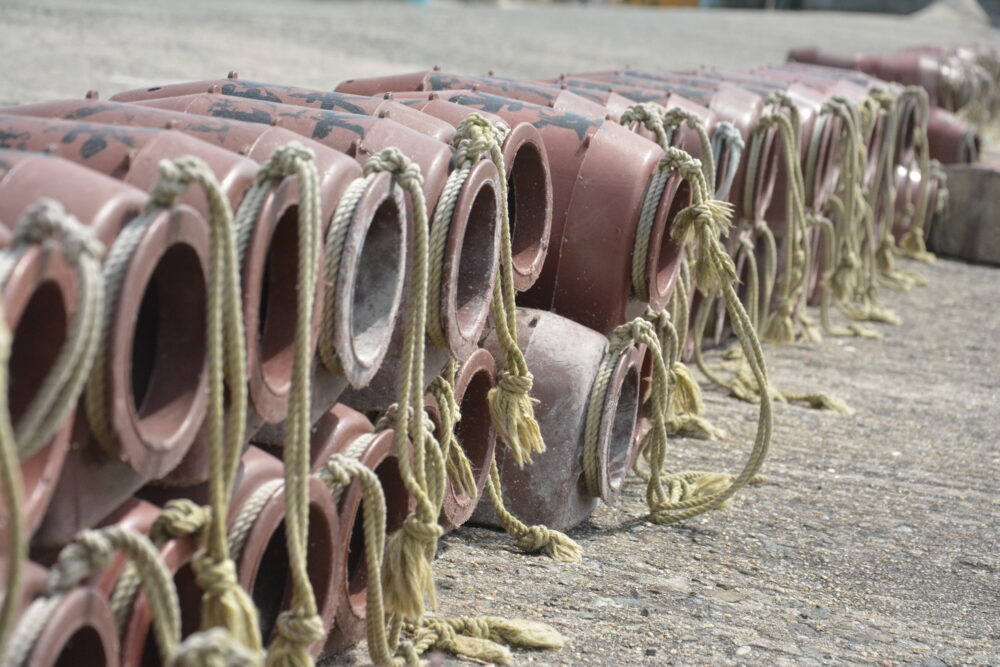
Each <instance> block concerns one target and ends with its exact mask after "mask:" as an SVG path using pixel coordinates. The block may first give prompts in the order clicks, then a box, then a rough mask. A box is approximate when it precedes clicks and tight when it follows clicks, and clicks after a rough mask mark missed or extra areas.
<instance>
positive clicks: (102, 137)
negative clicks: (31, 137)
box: [62, 123, 135, 160]
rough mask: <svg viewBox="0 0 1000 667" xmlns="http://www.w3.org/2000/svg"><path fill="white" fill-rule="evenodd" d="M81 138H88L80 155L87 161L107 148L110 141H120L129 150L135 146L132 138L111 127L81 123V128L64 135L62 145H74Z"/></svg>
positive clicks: (81, 148)
mask: <svg viewBox="0 0 1000 667" xmlns="http://www.w3.org/2000/svg"><path fill="white" fill-rule="evenodd" d="M80 137H87V139H86V140H85V141H84V142H83V145H82V146H81V147H80V155H81V156H82V157H83V159H85V160H89V159H90V158H92V157H94V156H95V155H97V154H98V153H100V152H101V151H103V150H104V149H105V148H107V147H108V143H109V142H110V141H118V142H120V143H122V144H125V145H126V146H128V147H129V148H132V147H133V146H135V142H134V141H132V137H130V136H129V135H128V134H126V133H124V132H122V131H120V130H119V129H117V128H115V127H112V126H111V125H91V124H90V123H81V124H80V126H79V127H77V128H75V129H72V130H70V131H69V132H67V133H66V134H65V135H63V138H62V143H64V144H72V143H74V142H76V141H77V140H78V139H80Z"/></svg>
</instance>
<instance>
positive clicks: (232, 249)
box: [150, 157, 261, 653]
mask: <svg viewBox="0 0 1000 667" xmlns="http://www.w3.org/2000/svg"><path fill="white" fill-rule="evenodd" d="M192 183H197V184H198V185H200V186H201V187H202V189H203V190H204V191H205V197H206V199H207V201H208V210H209V220H208V222H209V228H210V232H211V236H210V238H211V249H210V261H209V276H208V313H207V319H208V334H207V346H208V377H209V381H208V387H209V400H208V414H207V416H206V419H207V423H208V437H209V443H210V448H211V457H210V462H209V472H210V476H209V507H210V514H211V521H210V522H209V525H208V530H207V535H206V550H205V551H204V552H201V553H199V554H197V555H196V556H195V558H194V560H193V562H192V565H193V568H194V571H195V575H196V579H197V582H198V585H199V586H200V587H201V588H202V589H204V591H205V592H204V595H203V596H202V628H203V629H206V630H207V629H209V628H213V627H217V626H219V627H223V628H226V629H227V630H228V631H229V633H230V634H231V635H232V637H233V639H234V640H235V641H238V642H240V643H242V644H243V645H244V646H245V647H246V648H247V649H249V650H250V651H251V652H252V653H257V652H260V651H261V639H260V630H259V627H258V623H257V610H256V608H255V607H254V605H253V601H252V600H251V599H250V596H249V595H248V594H247V592H246V591H244V590H243V589H242V588H241V587H240V585H239V583H238V582H237V581H236V568H235V566H234V565H233V562H232V560H231V559H230V558H229V548H228V544H227V542H226V513H227V510H228V504H229V499H230V496H231V495H232V488H233V482H234V478H235V475H236V470H237V467H238V464H239V457H240V454H241V452H242V449H243V440H244V437H243V435H244V428H245V424H246V411H247V386H246V384H247V383H246V351H245V350H244V348H243V344H244V341H245V340H246V338H245V336H244V330H243V317H242V314H241V312H240V311H241V310H242V307H241V306H242V301H241V298H240V280H239V272H238V268H237V257H236V240H235V233H234V226H233V221H232V210H231V209H230V207H229V201H228V200H227V199H226V197H225V195H224V194H223V192H222V190H221V188H220V186H219V183H218V181H217V180H216V178H215V175H214V174H213V173H212V171H211V170H210V169H209V167H208V165H206V164H205V163H204V162H202V161H201V160H199V159H197V158H193V157H183V158H180V159H178V160H175V161H168V160H164V161H162V162H161V163H160V179H159V181H158V182H157V183H156V185H155V186H154V187H153V191H152V193H151V195H150V210H152V209H154V207H168V206H172V205H173V204H174V203H175V202H176V201H177V199H178V198H180V196H181V195H183V194H184V192H186V191H187V189H188V188H189V186H190V185H191V184H192ZM227 343H228V344H227ZM224 390H228V393H229V406H228V408H229V409H228V411H227V410H226V406H225V405H224V403H225V395H224Z"/></svg>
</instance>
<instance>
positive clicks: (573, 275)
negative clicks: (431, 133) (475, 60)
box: [342, 77, 688, 331]
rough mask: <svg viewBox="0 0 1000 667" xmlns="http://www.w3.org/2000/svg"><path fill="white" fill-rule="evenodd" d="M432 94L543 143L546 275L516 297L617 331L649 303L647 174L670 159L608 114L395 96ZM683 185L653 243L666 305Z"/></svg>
mask: <svg viewBox="0 0 1000 667" xmlns="http://www.w3.org/2000/svg"><path fill="white" fill-rule="evenodd" d="M391 79H392V77H388V79H385V80H383V79H372V80H369V81H371V82H372V83H371V85H372V86H373V87H379V86H380V85H385V86H391V85H392V81H391ZM342 85H343V84H342ZM532 85H534V86H535V87H536V88H539V89H542V90H548V87H547V86H545V85H543V84H532ZM549 92H551V91H549ZM432 95H437V98H438V99H441V98H443V99H447V100H448V101H451V102H455V103H458V104H462V105H465V106H469V107H472V108H474V109H476V110H480V109H482V110H485V111H489V112H491V113H495V114H497V115H499V116H500V117H502V118H503V119H504V120H505V121H507V122H508V123H510V124H511V125H514V124H516V123H523V122H526V123H531V124H532V125H534V126H535V127H536V128H537V129H538V130H539V133H540V134H541V136H542V140H543V141H544V142H545V148H546V151H547V153H548V158H549V169H550V172H551V175H552V203H553V211H555V212H556V213H555V215H554V217H553V219H552V236H551V241H550V244H549V252H548V255H547V256H546V259H545V265H544V266H543V268H542V273H541V275H540V277H539V279H538V281H537V282H536V283H535V285H534V286H533V287H532V288H531V289H530V290H528V291H527V292H524V293H523V294H522V295H521V297H520V299H519V300H520V301H521V302H522V303H524V304H525V305H530V306H535V307H538V308H544V309H549V310H553V311H554V312H559V313H561V314H564V315H565V316H567V317H570V318H571V319H574V320H576V321H580V322H582V323H585V324H588V325H590V326H591V327H593V328H595V329H598V330H600V331H610V330H611V329H613V328H614V327H615V326H617V325H618V324H621V323H622V322H623V321H624V320H625V319H627V317H628V316H629V313H630V312H631V311H635V310H638V309H639V308H640V307H641V305H642V304H639V303H638V302H636V301H634V300H633V299H632V297H631V282H630V272H631V262H632V247H633V245H634V240H635V230H636V224H637V221H638V217H639V212H640V211H641V208H642V201H643V198H644V196H645V193H646V189H647V186H648V183H649V180H650V178H651V177H652V174H653V171H654V170H655V169H656V168H657V165H658V163H659V160H660V158H661V157H662V156H663V151H662V150H661V149H660V148H659V146H657V145H656V144H654V143H652V142H650V141H648V140H646V139H644V138H643V137H641V136H639V135H636V134H635V133H633V132H630V131H629V130H627V129H626V128H624V127H622V126H620V125H618V124H617V123H615V122H613V121H608V120H604V119H603V118H601V117H597V116H584V115H579V114H573V113H567V112H559V111H553V110H552V109H550V108H549V107H545V106H541V105H537V104H532V103H529V102H523V101H519V100H513V99H509V98H504V97H499V96H497V95H491V94H487V93H481V92H477V91H473V92H469V91H461V90H456V91H446V90H440V91H437V92H436V93H421V92H411V93H405V92H402V93H397V94H395V96H396V97H398V98H401V99H406V98H411V99H412V98H417V97H423V98H424V99H430V98H431V96H432ZM678 184H679V179H676V178H671V179H670V180H669V181H668V184H667V186H666V187H665V188H664V192H663V195H662V197H661V199H660V205H659V207H658V209H657V215H656V219H655V221H654V224H653V231H652V235H651V240H650V244H649V256H648V258H647V260H648V261H647V265H648V267H649V268H648V274H647V281H648V285H649V291H650V295H651V302H652V303H653V304H654V305H656V306H662V305H663V304H665V303H666V302H667V299H668V298H669V296H670V293H671V291H672V289H673V283H674V280H675V279H676V274H677V270H678V269H679V266H680V264H679V258H680V247H679V246H678V245H677V244H675V243H674V242H673V240H672V239H671V238H670V234H669V220H670V219H672V215H673V213H676V210H674V209H679V208H680V206H682V205H685V204H686V203H687V201H688V197H687V195H686V194H685V192H684V191H682V192H681V193H680V194H678V189H679V188H678ZM561 212H562V213H561ZM595 253H597V254H599V255H600V260H599V262H598V263H597V264H595V263H594V262H593V255H594V254H595Z"/></svg>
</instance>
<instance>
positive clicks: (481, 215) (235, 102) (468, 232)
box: [142, 94, 499, 385]
mask: <svg viewBox="0 0 1000 667" xmlns="http://www.w3.org/2000/svg"><path fill="white" fill-rule="evenodd" d="M142 104H146V105H151V106H156V107H160V108H169V109H174V110H178V111H185V112H187V113H194V114H198V115H206V116H215V117H222V118H231V119H236V120H250V121H253V122H259V123H268V124H274V125H278V126H280V127H285V128H288V129H290V130H293V131H295V132H298V133H300V134H304V135H306V136H310V137H312V138H313V139H315V140H317V141H320V142H321V143H324V144H326V145H328V146H332V147H334V148H337V149H338V150H342V151H344V152H347V153H348V154H350V155H353V156H355V158H356V159H357V160H358V161H359V162H361V163H364V162H365V161H366V160H367V159H368V157H369V156H371V155H373V154H376V153H378V152H379V151H381V150H382V149H383V148H387V147H390V146H396V147H399V148H400V149H401V150H402V151H403V152H404V153H405V154H407V155H408V156H410V157H411V158H412V159H413V160H414V161H415V162H416V163H417V164H418V165H419V166H420V168H421V173H422V174H423V176H424V194H425V196H426V198H427V206H428V210H429V211H433V210H434V209H435V208H436V206H437V203H438V198H439V197H440V195H441V191H442V189H443V188H444V185H445V181H446V180H447V177H448V172H449V170H450V168H451V164H450V162H451V150H450V149H449V148H448V147H446V146H444V145H443V144H441V142H439V141H437V140H435V139H432V138H430V137H426V136H424V135H421V134H420V133H418V132H414V131H413V130H410V129H408V128H405V127H403V126H401V125H399V124H397V123H395V122H393V121H390V120H386V119H383V118H370V117H368V116H358V115H354V114H343V113H338V112H333V111H323V110H319V109H307V108H303V107H296V106H292V105H287V104H275V103H272V102H261V101H253V100H246V99H242V98H236V97H227V96H223V95H211V94H204V95H189V96H185V97H176V98H167V99H162V100H151V101H148V102H143V103H142ZM496 178H497V177H496V168H495V167H493V165H492V163H490V162H485V161H484V162H480V163H479V164H477V165H476V167H475V168H474V169H473V172H472V173H471V174H470V176H469V178H468V179H467V180H466V182H465V185H463V186H462V190H461V193H460V195H459V198H458V204H457V205H456V207H455V212H454V214H453V217H452V222H451V228H450V230H451V231H450V233H449V237H448V258H449V259H448V261H446V262H445V266H444V267H443V269H442V270H443V271H444V276H445V277H444V279H443V280H442V293H441V299H442V302H443V304H444V306H443V308H442V316H443V321H444V327H445V333H446V336H447V341H448V346H449V348H450V349H451V351H452V353H453V354H455V356H457V357H458V358H460V359H461V358H465V357H467V356H468V355H469V354H470V353H471V352H472V350H473V349H475V345H476V341H477V339H478V337H479V334H480V333H481V332H482V329H483V327H484V326H485V324H486V315H487V313H488V311H489V299H490V297H491V293H492V289H493V279H494V277H495V271H492V270H490V267H495V266H496V264H497V261H498V257H499V228H498V227H497V226H496V218H497V216H496V202H497V189H496V185H495V184H496ZM491 211H492V213H491ZM456 260H457V261H456ZM386 365H388V366H389V368H394V366H393V365H391V364H389V360H387V364H386ZM390 384H392V385H394V384H395V382H394V380H393V381H392V382H390Z"/></svg>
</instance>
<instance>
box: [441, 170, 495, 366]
mask: <svg viewBox="0 0 1000 667" xmlns="http://www.w3.org/2000/svg"><path fill="white" fill-rule="evenodd" d="M498 179H499V176H498V175H497V170H496V167H495V166H494V165H493V163H492V162H490V161H488V160H480V161H479V162H478V163H476V165H475V166H474V167H473V168H472V170H471V171H470V172H469V176H468V178H467V179H466V181H465V183H464V184H463V186H462V189H461V191H460V192H459V195H458V200H457V201H456V203H455V210H454V213H453V215H452V218H451V226H450V228H449V232H448V240H447V242H446V245H445V257H444V263H443V266H442V267H441V271H442V278H441V282H442V286H441V321H442V326H443V328H444V332H445V336H446V339H447V341H448V347H449V348H450V350H451V352H452V354H454V355H455V357H456V358H458V359H459V360H464V359H467V358H468V356H469V355H470V354H471V353H472V351H473V350H475V349H476V346H477V344H478V342H479V338H480V337H481V334H482V331H483V328H484V327H485V326H486V319H487V316H488V315H489V311H490V303H491V300H492V297H493V285H494V282H495V281H496V274H497V267H498V265H499V262H500V193H499V182H498Z"/></svg>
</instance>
